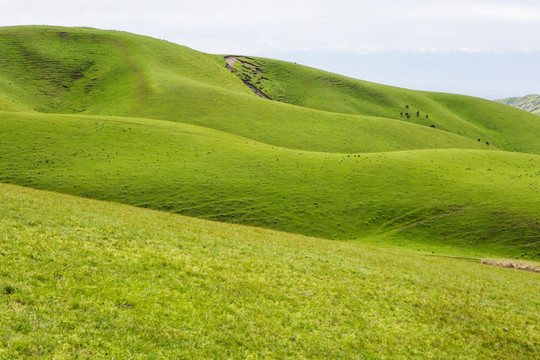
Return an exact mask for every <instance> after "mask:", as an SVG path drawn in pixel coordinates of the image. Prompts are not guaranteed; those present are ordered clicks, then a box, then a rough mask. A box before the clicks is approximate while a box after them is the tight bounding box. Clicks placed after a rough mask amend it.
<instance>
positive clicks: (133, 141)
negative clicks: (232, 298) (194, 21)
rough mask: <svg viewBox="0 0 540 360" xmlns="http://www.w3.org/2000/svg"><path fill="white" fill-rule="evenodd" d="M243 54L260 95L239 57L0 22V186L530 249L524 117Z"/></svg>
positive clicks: (535, 147)
mask: <svg viewBox="0 0 540 360" xmlns="http://www.w3.org/2000/svg"><path fill="white" fill-rule="evenodd" d="M242 59H243V60H246V61H247V60H249V61H252V62H253V63H254V64H255V66H256V67H257V68H259V71H260V74H258V75H256V78H254V79H252V80H253V81H254V83H255V85H257V86H259V87H260V88H261V89H262V90H263V91H265V92H266V93H267V94H268V95H269V96H270V97H271V98H272V99H274V100H267V99H262V98H260V97H258V96H257V95H255V94H254V93H253V92H252V91H251V90H250V89H249V88H248V87H247V86H246V85H245V84H244V83H243V81H242V80H241V79H240V78H239V75H241V76H245V75H246V74H247V72H248V70H249V69H246V66H245V65H244V66H239V65H237V66H236V69H237V70H236V71H231V70H228V69H226V68H225V61H224V59H223V56H218V55H209V54H204V53H200V52H197V51H194V50H191V49H188V48H185V47H182V46H179V45H175V44H172V43H168V42H166V41H160V40H156V39H152V38H148V37H142V36H137V35H132V34H127V33H122V32H116V31H99V30H95V29H87V28H59V27H7V28H0V65H1V71H0V109H2V110H3V111H0V123H1V124H2V127H1V128H0V181H1V182H7V183H13V184H20V185H25V186H30V187H36V188H40V189H48V190H54V191H58V192H65V193H70V194H75V195H80V196H86V197H93V198H99V199H106V200H113V201H118V202H124V203H127V204H131V205H136V206H141V207H149V208H154V209H161V210H168V211H172V212H176V213H181V214H186V215H192V216H197V217H202V218H207V219H214V220H220V221H227V222H233V223H243V224H249V225H254V226H262V227H267V228H273V229H279V230H284V231H290V232H296V233H301V234H306V235H314V236H320V237H326V238H331V239H343V240H357V241H364V242H372V243H379V244H384V245H386V246H396V247H398V246H402V247H407V248H408V249H410V250H413V251H421V252H435V253H445V254H459V255H471V256H474V255H485V254H494V255H500V256H509V257H525V258H533V259H537V258H539V257H540V242H539V237H538V236H539V235H538V234H539V233H540V231H539V228H540V225H539V221H540V202H539V199H540V196H539V194H538V185H539V182H540V181H539V179H540V176H539V175H540V173H539V168H540V158H539V156H538V155H537V154H538V153H540V141H539V138H540V122H538V121H537V117H536V116H535V115H533V114H528V113H525V112H523V111H520V110H517V109H512V108H510V107H508V106H504V105H502V104H497V103H494V102H488V101H485V100H481V99H476V98H471V97H465V96H459V95H450V94H438V93H427V92H418V91H411V90H405V89H398V88H393V87H389V86H383V85H377V84H372V83H367V82H363V81H360V80H354V79H349V78H345V77H342V76H338V75H334V74H330V73H327V72H324V71H320V70H316V69H310V68H306V67H302V66H299V65H296V64H288V63H283V62H278V61H274V60H269V59H252V58H245V57H244V58H242ZM250 71H251V70H250ZM256 72H257V71H256ZM256 72H255V73H256ZM244 80H245V79H244ZM259 80H260V81H259ZM405 105H409V109H408V110H406V109H405V108H404V107H405ZM407 111H408V112H411V113H412V114H413V116H411V118H409V119H407V118H406V117H405V116H403V117H402V116H401V115H400V112H404V113H405V112H407ZM416 111H420V116H418V117H417V116H416ZM425 114H429V118H426V117H425ZM430 125H434V126H435V128H432V127H431V126H430ZM478 139H480V140H481V141H477V140H478ZM486 141H489V143H490V145H487V144H486V143H485V142H486Z"/></svg>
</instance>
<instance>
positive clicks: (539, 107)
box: [495, 94, 540, 115]
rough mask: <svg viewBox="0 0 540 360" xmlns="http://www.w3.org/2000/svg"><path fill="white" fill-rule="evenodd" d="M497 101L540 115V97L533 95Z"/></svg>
mask: <svg viewBox="0 0 540 360" xmlns="http://www.w3.org/2000/svg"><path fill="white" fill-rule="evenodd" d="M495 101H497V102H500V103H503V104H506V105H510V106H513V107H516V108H518V109H521V110H525V111H528V112H531V113H533V114H537V115H540V95H536V94H532V95H525V96H521V97H509V98H505V99H499V100H495Z"/></svg>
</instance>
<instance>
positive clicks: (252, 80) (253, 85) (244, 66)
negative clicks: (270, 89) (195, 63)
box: [224, 55, 271, 100]
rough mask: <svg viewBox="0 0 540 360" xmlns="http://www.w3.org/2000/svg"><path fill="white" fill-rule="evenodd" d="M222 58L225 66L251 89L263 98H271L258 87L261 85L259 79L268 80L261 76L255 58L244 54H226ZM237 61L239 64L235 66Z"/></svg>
mask: <svg viewBox="0 0 540 360" xmlns="http://www.w3.org/2000/svg"><path fill="white" fill-rule="evenodd" d="M224 59H225V62H226V65H225V67H226V68H227V69H229V70H231V71H232V72H233V73H235V74H236V75H237V76H238V77H239V78H240V79H241V80H242V81H243V82H244V84H246V86H247V87H248V88H250V89H251V91H253V92H254V93H255V94H257V95H259V96H260V97H262V98H264V99H269V100H271V99H270V97H269V96H268V95H266V94H265V93H264V92H263V91H262V89H261V88H260V87H261V85H262V84H261V80H263V79H264V80H268V79H266V78H265V77H263V76H262V75H263V70H262V66H261V64H259V63H258V62H257V61H256V60H255V59H252V58H248V57H246V56H235V55H228V56H225V57H224ZM237 63H239V64H240V66H237V65H236V64H237Z"/></svg>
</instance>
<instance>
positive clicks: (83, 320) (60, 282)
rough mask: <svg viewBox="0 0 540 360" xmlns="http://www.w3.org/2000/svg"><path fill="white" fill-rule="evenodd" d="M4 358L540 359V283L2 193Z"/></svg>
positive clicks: (503, 272)
mask: <svg viewBox="0 0 540 360" xmlns="http://www.w3.org/2000/svg"><path fill="white" fill-rule="evenodd" d="M0 214H1V216H0V358H2V359H11V358H55V359H62V358H66V359H67V358H70V359H72V358H109V359H110V358H115V359H128V358H129V359H152V358H190V359H207V358H215V359H221V358H223V359H226V358H275V359H284V358H320V359H331V358H332V359H336V358H341V359H410V358H422V359H441V358H444V359H537V358H538V356H539V355H540V336H539V334H540V328H539V324H540V322H539V319H540V312H539V309H540V298H539V297H538V288H539V287H540V277H539V276H538V274H536V273H531V272H525V271H517V270H511V269H502V268H497V267H492V266H486V265H482V264H480V263H479V262H478V261H468V260H460V259H452V258H440V257H432V256H425V255H418V254H414V253H410V252H404V251H399V250H383V249H380V248H376V247H370V246H364V245H358V244H354V243H345V242H335V241H328V240H321V239H316V238H308V237H302V236H297V235H291V234H286V233H281V232H274V231H268V230H262V229H258V228H249V227H241V226H238V225H229V224H223V223H214V222H207V221H204V220H197V219H192V218H186V217H181V216H177V215H173V214H168V213H160V212H156V211H151V210H145V209H138V208H132V207H128V206H125V205H116V204H111V203H106V202H99V201H92V200H86V199H81V198H76V197H70V196H65V195H58V194H53V193H48V192H42V191H36V190H30V189H25V188H21V187H15V186H9V185H0Z"/></svg>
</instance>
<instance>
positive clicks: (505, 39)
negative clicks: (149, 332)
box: [0, 0, 540, 54]
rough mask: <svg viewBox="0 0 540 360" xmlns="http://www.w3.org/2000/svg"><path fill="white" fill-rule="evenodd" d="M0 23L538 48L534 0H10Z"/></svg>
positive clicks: (239, 48)
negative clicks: (259, 0)
mask: <svg viewBox="0 0 540 360" xmlns="http://www.w3.org/2000/svg"><path fill="white" fill-rule="evenodd" d="M0 23H1V24H4V25H16V24H52V25H66V26H90V27H97V28H106V29H117V30H125V31H130V32H135V33H139V34H144V35H150V36H155V37H158V38H162V39H167V40H170V41H173V42H179V43H181V44H183V45H187V46H190V47H193V48H195V49H198V50H202V51H207V52H215V53H225V52H242V53H246V54H249V53H255V52H260V51H264V50H274V51H278V50H282V51H285V50H295V49H303V50H311V49H327V50H332V49H333V50H343V51H350V52H357V53H366V52H378V51H385V50H415V49H441V50H453V49H469V50H470V51H493V50H495V51H530V50H538V49H540V42H538V40H537V36H538V35H537V34H539V33H540V4H538V2H537V1H536V0H514V1H507V0H490V1H478V0H472V1H463V0H460V1H452V0H446V1H441V0H437V1H433V0H408V1H406V2H405V1H402V0H379V1H376V2H375V1H366V0H356V1H353V0H335V1H333V2H328V1H322V0H312V1H307V0H298V1H290V0H287V1H284V0H275V1H272V2H254V1H246V0H228V1H222V0H220V1H215V0H206V1H205V0H198V1H194V0H183V1H179V2H173V1H165V0H153V1H137V0H132V1H126V0H116V1H115V0H108V1H104V0H93V1H67V0H50V1H47V2H43V1H32V0H18V1H12V2H7V3H6V4H3V7H2V12H0Z"/></svg>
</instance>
